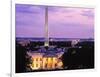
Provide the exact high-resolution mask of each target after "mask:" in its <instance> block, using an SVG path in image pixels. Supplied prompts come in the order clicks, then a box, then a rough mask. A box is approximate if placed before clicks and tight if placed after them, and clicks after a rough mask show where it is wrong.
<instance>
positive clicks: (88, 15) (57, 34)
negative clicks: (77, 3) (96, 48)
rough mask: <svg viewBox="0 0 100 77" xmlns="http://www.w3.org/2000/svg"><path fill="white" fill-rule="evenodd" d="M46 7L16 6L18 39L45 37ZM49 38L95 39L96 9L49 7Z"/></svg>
mask: <svg viewBox="0 0 100 77" xmlns="http://www.w3.org/2000/svg"><path fill="white" fill-rule="evenodd" d="M45 7H46V6H40V5H37V6H34V5H28V4H16V37H44V36H45V35H44V34H45V33H44V32H45V28H44V27H45V25H44V24H45ZM48 27H49V37H54V38H94V9H92V8H72V7H57V6H48Z"/></svg>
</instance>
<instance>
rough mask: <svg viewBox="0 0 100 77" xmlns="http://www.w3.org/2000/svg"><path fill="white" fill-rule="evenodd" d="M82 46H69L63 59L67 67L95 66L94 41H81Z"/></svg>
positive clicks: (84, 67) (83, 67)
mask: <svg viewBox="0 0 100 77" xmlns="http://www.w3.org/2000/svg"><path fill="white" fill-rule="evenodd" d="M77 46H81V48H69V49H68V50H67V52H64V54H63V56H62V61H63V64H64V68H65V69H86V68H94V43H93V42H80V43H78V44H77Z"/></svg>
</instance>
